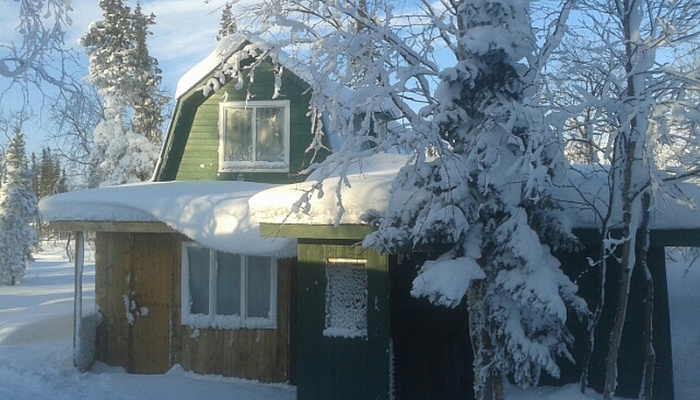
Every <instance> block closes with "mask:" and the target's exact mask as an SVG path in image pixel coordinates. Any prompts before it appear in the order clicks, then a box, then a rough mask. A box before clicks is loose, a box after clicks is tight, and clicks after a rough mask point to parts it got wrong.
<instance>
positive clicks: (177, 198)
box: [39, 181, 296, 257]
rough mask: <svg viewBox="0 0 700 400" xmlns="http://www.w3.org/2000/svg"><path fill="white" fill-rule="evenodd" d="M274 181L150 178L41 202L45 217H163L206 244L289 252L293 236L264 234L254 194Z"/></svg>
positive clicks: (239, 250) (256, 252) (123, 219)
mask: <svg viewBox="0 0 700 400" xmlns="http://www.w3.org/2000/svg"><path fill="white" fill-rule="evenodd" d="M271 187H272V185H268V184H262V183H250V182H221V181H217V182H200V181H197V182H151V183H141V184H133V185H122V186H113V187H106V188H100V189H91V190H82V191H75V192H68V193H62V194H58V195H55V196H51V197H48V198H46V199H43V200H42V201H41V202H40V203H39V209H40V212H41V215H42V218H43V219H44V220H46V221H76V222H78V221H80V222H155V221H161V222H163V223H165V224H166V225H168V226H169V227H171V228H173V229H174V230H176V231H178V232H180V233H182V234H184V235H185V236H187V237H189V238H191V239H192V240H194V241H196V242H198V243H201V244H202V245H205V246H207V247H210V248H213V249H217V250H221V251H228V252H232V253H240V254H249V255H275V256H277V257H288V256H293V255H295V254H296V245H295V243H294V241H293V240H289V239H280V238H261V237H260V231H259V228H258V224H257V222H256V221H255V220H253V219H252V218H251V214H250V213H249V201H250V199H251V197H252V196H253V195H255V194H257V193H260V192H262V191H264V190H267V189H270V188H271Z"/></svg>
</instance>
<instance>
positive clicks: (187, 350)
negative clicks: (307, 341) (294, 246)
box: [172, 259, 293, 382]
mask: <svg viewBox="0 0 700 400" xmlns="http://www.w3.org/2000/svg"><path fill="white" fill-rule="evenodd" d="M292 269H293V262H292V260H289V259H285V260H280V261H279V265H278V272H277V328H276V329H233V330H220V329H196V328H193V327H190V326H187V325H182V324H181V322H180V321H181V314H180V312H181V309H180V304H182V303H181V299H180V298H181V294H180V293H181V291H180V282H181V270H180V269H178V270H177V271H176V273H175V274H173V277H174V280H173V282H174V284H175V285H176V286H177V287H176V288H175V290H173V292H172V293H173V304H174V305H175V306H174V307H173V312H172V320H173V336H172V349H173V351H172V362H173V363H178V364H180V365H182V367H183V368H184V369H186V370H191V371H194V372H197V373H200V374H217V375H223V376H233V377H238V378H244V379H255V380H258V381H261V382H288V381H289V380H290V370H291V368H292V364H293V363H292V362H291V361H290V320H291V317H290V316H291V313H292V310H291V307H290V296H291V287H292Z"/></svg>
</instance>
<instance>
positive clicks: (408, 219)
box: [224, 0, 585, 399]
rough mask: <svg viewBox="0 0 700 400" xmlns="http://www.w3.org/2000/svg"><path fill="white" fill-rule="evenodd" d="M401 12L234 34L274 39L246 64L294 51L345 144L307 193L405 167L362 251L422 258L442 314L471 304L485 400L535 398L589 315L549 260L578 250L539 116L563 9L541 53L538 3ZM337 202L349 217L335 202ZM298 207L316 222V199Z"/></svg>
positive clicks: (284, 23) (353, 7) (419, 285)
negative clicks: (400, 160)
mask: <svg viewBox="0 0 700 400" xmlns="http://www.w3.org/2000/svg"><path fill="white" fill-rule="evenodd" d="M402 7H409V6H408V5H406V3H398V4H394V3H392V2H388V1H387V2H374V3H371V4H370V3H368V2H360V3H358V4H355V3H352V2H350V3H348V2H336V1H333V0H326V1H318V2H312V3H309V2H305V1H301V0H267V1H263V2H260V3H258V4H255V5H253V6H251V7H250V8H249V9H248V10H247V11H248V12H250V13H249V14H248V13H246V12H241V13H240V14H237V15H252V16H253V21H251V23H250V24H248V23H246V24H244V23H239V28H240V27H243V26H245V27H246V28H248V29H252V28H251V27H254V26H261V27H262V28H261V30H259V31H254V32H251V33H253V34H255V35H257V36H260V37H265V42H264V43H262V42H261V43H257V42H255V41H253V43H251V44H250V45H249V46H248V47H247V48H246V49H244V51H245V52H247V54H251V55H255V54H261V55H262V56H264V57H267V56H271V57H273V58H274V57H275V51H274V50H275V49H283V48H284V49H285V50H291V51H295V53H294V56H295V58H296V59H299V60H300V61H299V63H300V65H303V66H304V68H309V69H310V70H309V76H310V77H311V78H312V79H310V81H311V85H312V88H313V91H312V107H311V113H310V115H311V116H312V118H313V119H314V120H315V121H319V120H321V119H324V122H325V124H324V125H325V128H326V130H327V131H332V132H337V133H339V134H341V135H343V136H344V138H345V141H344V144H343V146H342V148H341V149H340V150H339V151H338V152H336V153H334V154H332V155H330V156H329V157H328V158H327V159H326V161H325V162H324V163H322V164H320V165H317V166H313V167H312V169H314V170H316V171H317V173H318V174H319V176H320V177H321V179H319V181H318V183H317V184H316V185H315V188H314V190H317V191H318V192H319V193H321V194H322V193H323V192H324V191H325V187H326V186H328V185H329V183H328V181H326V180H324V179H323V178H324V177H327V176H330V174H331V173H332V171H333V170H335V171H340V175H341V178H340V179H339V180H337V181H334V182H335V183H330V185H336V189H337V188H339V187H341V186H342V185H345V184H346V181H345V180H344V178H343V175H344V173H343V171H345V170H346V169H347V168H348V166H349V164H350V163H351V162H353V161H356V160H357V159H358V158H362V157H365V156H368V155H371V154H374V153H376V152H387V151H404V152H405V151H408V152H410V153H411V154H412V158H411V160H410V162H408V163H407V164H406V165H405V166H404V167H403V168H402V169H401V171H400V172H399V174H398V177H397V179H396V181H395V183H394V187H393V192H392V197H391V200H390V205H389V207H388V211H386V212H373V211H371V210H370V211H368V213H367V220H368V221H369V222H370V223H372V224H375V225H376V226H377V228H378V229H377V231H376V232H375V233H373V234H371V235H369V236H368V237H367V238H366V239H365V241H364V245H365V246H370V247H374V248H378V249H380V250H382V251H384V252H388V253H392V254H396V255H398V256H399V257H402V256H405V255H410V254H413V253H415V252H420V253H423V254H425V255H426V256H427V257H428V258H429V261H427V262H426V263H425V264H424V265H422V266H421V268H420V271H419V274H418V276H417V278H416V279H415V280H414V285H413V291H412V293H413V295H414V296H425V297H428V298H429V299H430V300H431V301H432V302H434V303H436V304H440V305H444V306H448V307H454V306H456V305H457V304H459V303H461V302H462V301H463V300H464V298H465V297H467V298H468V309H469V314H470V318H469V324H470V332H471V335H472V343H473V344H474V346H475V349H474V351H475V362H474V374H475V382H476V383H475V391H476V394H477V398H479V399H500V398H503V397H504V394H503V382H504V380H505V379H506V377H509V378H511V379H513V380H514V381H515V382H516V383H518V384H521V385H530V384H536V383H537V382H538V380H539V377H540V374H541V371H543V370H544V371H546V372H548V373H550V374H552V375H554V376H556V375H558V373H559V368H558V366H557V365H556V362H555V357H557V356H567V355H568V350H567V343H568V342H569V341H570V340H571V336H570V335H569V333H568V331H567V329H566V327H565V323H566V315H567V307H573V308H574V309H575V310H576V311H579V312H582V313H583V312H585V304H584V303H583V301H582V300H581V299H580V298H578V297H577V295H576V290H577V289H576V286H575V285H574V284H573V283H572V282H571V281H570V280H569V279H568V278H567V277H566V276H565V275H564V274H563V273H562V272H561V270H560V269H559V267H560V264H559V262H558V261H557V260H556V258H554V256H553V255H552V251H554V250H558V249H572V248H575V247H576V246H577V241H576V239H575V237H574V236H573V235H572V234H571V232H570V231H569V230H568V229H567V226H568V225H567V223H566V221H565V218H564V214H563V212H562V211H561V209H560V208H559V206H558V205H557V203H556V202H555V201H554V200H553V199H552V198H551V197H550V195H549V188H550V185H551V182H552V181H556V180H557V179H559V178H560V177H561V174H562V173H563V161H564V160H563V151H562V149H561V146H560V144H559V142H558V138H557V136H556V132H555V131H551V130H549V129H548V127H547V126H548V124H547V122H546V121H545V116H546V114H545V113H544V112H543V110H541V109H540V107H539V104H538V98H539V93H538V85H539V82H540V72H541V70H542V66H543V64H544V63H545V62H546V59H547V58H548V56H549V55H550V54H551V53H552V51H553V49H554V48H556V45H557V42H558V41H559V39H560V38H561V32H562V26H561V21H563V20H564V19H565V18H566V16H567V15H568V12H569V11H570V5H569V4H568V3H567V4H564V6H563V8H562V11H561V12H560V13H559V14H558V16H557V18H556V19H555V20H553V21H552V25H551V26H552V29H553V31H552V33H553V34H552V35H550V36H548V37H547V38H546V41H545V43H544V45H543V47H542V48H541V49H538V48H537V47H536V44H537V43H538V41H537V40H536V39H535V36H534V34H533V31H532V28H531V23H530V9H529V1H523V0H493V1H483V0H474V1H472V0H462V1H455V2H440V3H437V4H433V3H429V2H423V3H422V4H421V6H420V8H415V9H408V8H404V9H401V8H402ZM256 23H257V24H256ZM274 39H276V40H274ZM256 50H259V51H256ZM438 59H439V61H440V62H439V63H438ZM444 65H451V66H450V67H444ZM255 66H256V63H253V64H250V66H248V67H245V68H250V69H254V68H255ZM306 66H308V67H306ZM358 71H361V73H359V74H358ZM238 72H239V71H238V70H236V68H232V69H231V70H226V69H224V73H228V74H229V76H233V77H235V75H236V74H237V73H238ZM348 88H352V90H348ZM378 132H381V134H378ZM315 133H316V135H317V139H318V140H316V141H315V142H314V143H313V144H312V146H311V150H313V149H314V148H315V147H318V146H320V143H321V140H320V136H321V135H323V134H324V130H323V129H322V128H321V126H320V124H317V125H316V132H315ZM335 192H336V193H340V191H339V190H335ZM307 196H308V194H307ZM306 198H308V199H311V196H308V197H306ZM338 204H339V215H340V214H342V210H343V206H342V204H343V202H342V198H341V197H339V198H338ZM297 205H299V204H297ZM299 208H300V209H302V210H311V212H313V201H310V203H309V204H306V205H304V206H303V207H299ZM467 293H468V295H467ZM465 323H466V322H465Z"/></svg>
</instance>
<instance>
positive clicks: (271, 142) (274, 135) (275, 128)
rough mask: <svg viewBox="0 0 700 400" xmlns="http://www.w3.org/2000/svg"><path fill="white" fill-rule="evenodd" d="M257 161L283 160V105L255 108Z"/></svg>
mask: <svg viewBox="0 0 700 400" xmlns="http://www.w3.org/2000/svg"><path fill="white" fill-rule="evenodd" d="M256 116H257V120H256V127H257V134H258V137H257V143H256V149H257V152H256V154H255V157H256V160H257V161H284V126H285V121H284V107H266V108H258V109H257V114H256Z"/></svg>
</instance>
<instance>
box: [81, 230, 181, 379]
mask: <svg viewBox="0 0 700 400" xmlns="http://www.w3.org/2000/svg"><path fill="white" fill-rule="evenodd" d="M174 237H175V235H173V234H153V233H114V232H99V233H98V234H97V237H96V247H97V259H96V260H95V261H96V262H95V286H96V287H95V293H96V298H95V301H96V303H97V306H98V308H99V310H100V314H101V315H102V321H101V323H100V325H99V327H98V339H97V357H98V359H99V360H101V361H104V362H105V363H107V364H110V365H118V366H121V367H124V368H125V369H126V370H127V371H129V372H134V373H163V372H166V371H167V370H168V369H169V368H170V362H169V356H168V353H169V336H170V307H171V305H170V297H171V295H170V292H171V291H172V277H171V275H172V270H173V261H174V260H173V251H172V247H173V241H174V240H173V238H174Z"/></svg>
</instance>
